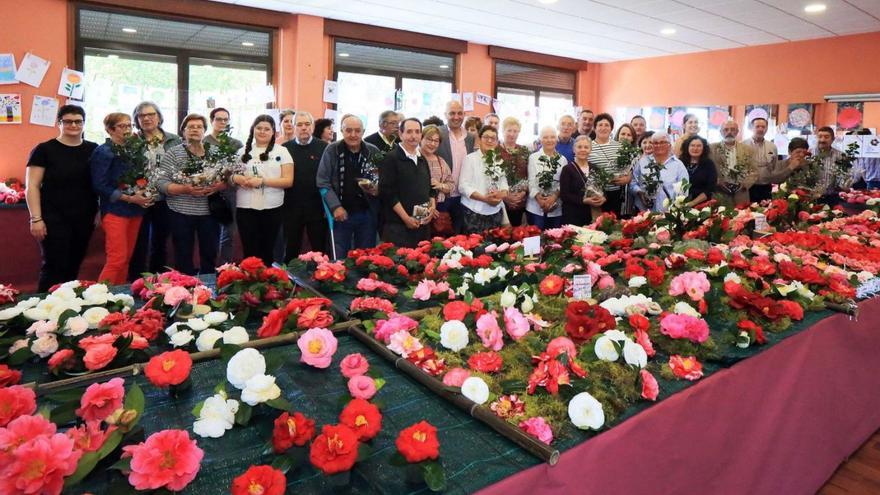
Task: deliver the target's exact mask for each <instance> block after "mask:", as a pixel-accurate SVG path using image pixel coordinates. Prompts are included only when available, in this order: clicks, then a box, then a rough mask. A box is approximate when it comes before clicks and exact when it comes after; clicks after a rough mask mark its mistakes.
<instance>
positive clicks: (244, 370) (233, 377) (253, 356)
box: [226, 347, 266, 390]
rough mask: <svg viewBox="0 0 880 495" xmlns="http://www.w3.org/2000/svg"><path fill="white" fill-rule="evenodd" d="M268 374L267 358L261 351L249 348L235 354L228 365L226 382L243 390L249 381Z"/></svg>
mask: <svg viewBox="0 0 880 495" xmlns="http://www.w3.org/2000/svg"><path fill="white" fill-rule="evenodd" d="M265 373H266V358H264V357H263V355H262V354H260V351H258V350H256V349H254V348H252V347H248V348H247V349H242V350H240V351H238V352H236V353H235V355H234V356H232V358H231V359H230V360H229V363H227V365H226V380H228V381H229V383H231V384H232V386H233V387H235V388H237V389H239V390H242V389H244V387H245V384H246V383H247V381H248V380H250V379H251V378H252V377H254V376H256V375H263V374H265Z"/></svg>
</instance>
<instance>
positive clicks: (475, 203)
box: [458, 125, 508, 234]
mask: <svg viewBox="0 0 880 495" xmlns="http://www.w3.org/2000/svg"><path fill="white" fill-rule="evenodd" d="M478 137H479V139H478V143H479V144H480V149H478V150H477V151H474V152H473V153H471V154H469V155H468V156H467V157H465V159H464V164H462V166H461V176H460V177H459V179H458V191H459V192H460V193H461V205H462V206H463V207H464V229H463V230H464V231H463V233H465V234H475V233H478V232H482V231H484V230H487V229H491V228H494V227H500V226H501V223H502V221H503V218H504V211H503V208H504V204H503V203H502V201H504V198H506V197H507V190H508V186H507V174H505V173H504V167H503V163H504V161H503V160H502V159H501V156H500V155H499V154H498V152H497V148H498V130H497V129H495V128H494V127H492V126H490V125H487V126H484V127H482V128H480V130H479V135H478Z"/></svg>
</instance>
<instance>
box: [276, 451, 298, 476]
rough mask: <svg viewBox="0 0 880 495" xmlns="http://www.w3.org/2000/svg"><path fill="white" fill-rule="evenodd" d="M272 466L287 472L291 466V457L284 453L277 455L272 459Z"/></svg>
mask: <svg viewBox="0 0 880 495" xmlns="http://www.w3.org/2000/svg"><path fill="white" fill-rule="evenodd" d="M272 467H273V468H275V469H277V470H279V471H281V472H282V473H284V474H287V472H288V471H290V469H291V468H292V467H293V459H291V458H290V456H286V455H282V456H278V457H276V458H275V460H274V461H272Z"/></svg>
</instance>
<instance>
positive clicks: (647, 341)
mask: <svg viewBox="0 0 880 495" xmlns="http://www.w3.org/2000/svg"><path fill="white" fill-rule="evenodd" d="M636 343H637V344H639V345H640V346H642V349H644V350H645V354H647V355H648V357H654V355H655V354H657V351H655V350H654V344H653V343H652V342H651V337H649V336H648V332H646V331H644V330H636Z"/></svg>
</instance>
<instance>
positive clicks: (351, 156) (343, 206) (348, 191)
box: [294, 114, 379, 259]
mask: <svg viewBox="0 0 880 495" xmlns="http://www.w3.org/2000/svg"><path fill="white" fill-rule="evenodd" d="M341 127H342V140H340V141H336V142H335V143H332V144H330V145H328V146H327V147H326V148H325V149H324V153H323V154H322V155H321V162H320V163H319V164H318V175H317V177H316V179H315V184H316V185H317V186H318V190H319V191H321V190H324V189H326V190H327V193H326V194H325V196H324V202H325V203H326V205H327V208H328V209H329V210H330V214H331V215H333V220H334V223H333V236H334V240H335V243H334V246H335V250H336V258H337V259H342V258H345V256H347V255H348V251H349V250H350V249H351V248H352V247H355V248H371V247H375V246H376V228H377V221H378V218H377V216H378V211H379V200H378V195H379V189H378V187H377V182H378V173H377V170H376V165H375V163H373V160H374V159H375V158H376V157H377V156H378V154H379V148H377V147H375V146H373V145H372V144H370V143H367V142H364V140H363V135H364V123H363V122H362V121H361V119H360V118H358V117H357V116H356V115H351V114H348V115H345V116H343V117H342V121H341ZM294 168H295V167H294Z"/></svg>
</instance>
